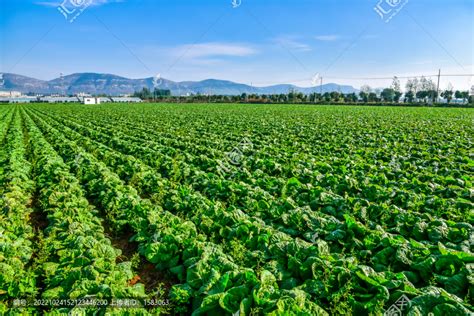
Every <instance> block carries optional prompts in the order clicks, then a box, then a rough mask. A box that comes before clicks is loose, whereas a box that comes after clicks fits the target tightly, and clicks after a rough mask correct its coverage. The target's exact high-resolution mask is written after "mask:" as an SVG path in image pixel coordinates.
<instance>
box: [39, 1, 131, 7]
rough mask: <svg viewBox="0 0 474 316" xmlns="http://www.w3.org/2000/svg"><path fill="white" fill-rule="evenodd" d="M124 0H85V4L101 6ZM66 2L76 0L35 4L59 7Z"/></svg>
mask: <svg viewBox="0 0 474 316" xmlns="http://www.w3.org/2000/svg"><path fill="white" fill-rule="evenodd" d="M124 1H125V0H83V2H84V4H87V3H89V2H90V5H91V6H100V5H104V4H109V3H120V2H124ZM64 2H66V3H72V2H74V0H63V1H57V0H55V1H39V2H35V4H36V5H40V6H44V7H58V6H60V5H61V4H62V3H64ZM76 2H78V3H79V2H81V1H78V0H76Z"/></svg>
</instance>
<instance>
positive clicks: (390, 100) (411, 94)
mask: <svg viewBox="0 0 474 316" xmlns="http://www.w3.org/2000/svg"><path fill="white" fill-rule="evenodd" d="M133 96H135V97H139V98H141V99H142V100H146V101H150V102H152V101H159V102H180V103H199V102H200V103H203V102H208V103H321V104H329V103H331V104H333V103H342V104H379V103H382V104H398V103H404V104H412V105H427V104H436V103H439V102H438V101H439V99H438V98H439V97H442V98H443V99H444V100H446V101H445V102H446V103H447V104H450V103H452V100H453V98H456V99H460V100H462V102H463V104H473V103H474V96H472V95H469V91H461V90H454V88H453V86H452V85H451V84H449V85H448V87H447V88H446V89H444V90H442V91H440V92H438V89H437V86H436V85H435V83H434V82H433V81H432V80H431V79H429V78H425V77H421V78H420V79H418V78H414V79H409V80H408V81H407V83H406V85H405V92H404V93H403V92H402V89H401V85H400V80H399V79H398V78H397V77H394V78H393V81H392V84H391V86H390V87H388V88H385V89H372V88H371V87H370V86H368V85H364V86H362V87H361V89H360V91H359V92H358V93H354V92H353V93H342V92H338V91H332V92H325V93H310V94H304V93H302V92H298V91H296V90H290V91H289V92H288V93H281V94H247V93H242V94H241V95H202V94H192V95H188V96H175V95H172V94H171V91H170V90H166V89H154V90H153V91H151V90H150V89H148V88H143V89H142V91H138V92H135V93H134V95H133Z"/></svg>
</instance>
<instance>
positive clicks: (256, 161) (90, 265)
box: [0, 104, 474, 315]
mask: <svg viewBox="0 0 474 316" xmlns="http://www.w3.org/2000/svg"><path fill="white" fill-rule="evenodd" d="M473 120H474V111H473V110H472V109H442V108H401V107H348V106H303V105H301V106H296V105H212V104H193V105H177V104H140V105H114V104H112V105H99V106H86V105H46V104H30V105H0V141H1V142H2V144H1V146H0V184H1V187H0V196H1V200H0V210H1V213H0V273H1V275H0V314H1V313H4V312H10V313H12V314H14V313H16V312H24V313H29V314H35V313H36V314H39V313H45V314H58V313H60V312H68V311H70V310H71V309H73V310H74V311H75V312H77V313H78V314H79V315H80V314H89V313H92V312H93V311H97V310H99V311H100V313H99V314H105V312H106V311H107V312H109V313H110V314H117V315H118V314H122V312H123V308H124V307H123V306H114V305H113V304H110V303H111V301H112V300H113V299H130V300H132V299H133V300H135V301H136V302H138V306H134V308H130V309H128V311H129V312H130V314H135V315H146V314H159V313H170V314H180V313H181V314H191V313H193V314H194V315H208V314H210V315H225V314H229V315H231V314H234V315H250V314H253V315H263V314H273V315H281V314H290V315H291V314H294V315H338V314H341V315H350V314H352V315H368V314H373V315H379V314H382V313H383V312H384V311H386V310H388V309H389V308H390V306H392V305H393V304H394V303H395V302H396V301H397V300H399V299H400V298H401V297H402V295H404V296H406V297H407V298H408V299H409V300H410V301H411V302H410V304H409V305H408V306H406V307H405V308H404V310H403V312H404V313H410V314H411V315H428V314H429V313H433V315H448V314H449V315H467V314H468V313H469V312H474V309H473V300H474V254H473V251H474V250H473V249H474V230H473V225H474V203H473V202H474V188H473V185H472V181H473V175H474V156H473V155H474V153H473V150H472V148H473V142H474V124H473ZM91 298H92V299H93V300H94V302H96V303H97V302H99V303H100V302H105V303H104V306H86V307H84V306H74V305H76V304H79V301H80V300H81V299H91ZM18 300H25V301H26V302H28V303H27V304H23V305H20V306H14V304H18ZM38 302H39V303H38ZM43 303H44V304H43Z"/></svg>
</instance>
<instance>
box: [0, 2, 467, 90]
mask: <svg viewBox="0 0 474 316" xmlns="http://www.w3.org/2000/svg"><path fill="white" fill-rule="evenodd" d="M69 1H79V2H80V1H91V0H66V2H69ZM234 1H237V4H240V5H239V6H238V7H236V8H233V5H232V0H200V1H196V0H121V1H120V0H115V1H114V0H92V2H93V3H92V5H90V6H89V7H87V8H86V9H85V10H84V11H83V12H82V13H81V14H80V15H79V16H78V17H77V18H76V20H75V21H74V22H73V23H69V22H68V21H67V20H66V19H65V17H64V16H63V15H62V14H61V13H60V12H59V10H58V8H57V7H58V5H60V4H61V3H62V2H63V0H60V1H57V0H56V1H55V0H21V1H20V0H0V53H1V56H0V57H1V60H0V72H13V73H18V74H23V75H27V76H32V77H35V78H39V79H53V78H56V77H58V76H59V74H60V73H64V74H70V73H75V72H103V73H113V74H117V75H121V76H125V77H130V78H144V77H151V76H156V75H157V74H161V76H162V77H164V78H167V79H171V80H176V81H182V80H202V79H207V78H216V79H227V80H232V81H237V82H242V83H248V84H250V83H252V84H254V85H259V86H261V85H270V84H278V83H295V84H298V85H300V86H310V85H312V82H311V78H313V77H314V76H315V75H316V74H317V73H319V74H321V76H322V77H323V78H324V82H337V83H341V84H351V85H354V86H355V87H360V85H362V84H369V85H371V86H372V87H379V86H384V85H388V84H390V81H391V80H385V79H372V78H379V77H392V76H393V75H398V76H412V75H413V76H414V75H416V76H420V75H423V74H425V75H431V74H434V73H437V70H438V68H441V69H442V72H443V73H444V74H448V73H449V74H468V73H474V68H473V64H474V60H473V59H474V57H473V56H474V22H473V21H474V16H473V15H474V14H473V12H474V1H473V0H409V1H408V2H407V3H406V4H405V5H404V6H403V8H402V9H401V10H400V11H399V12H398V13H397V14H395V15H394V16H393V18H392V19H391V20H390V21H389V22H388V23H385V22H384V21H383V20H382V19H381V17H380V16H379V15H378V14H377V13H376V12H375V10H374V7H375V6H376V5H377V4H378V2H379V0H337V1H336V0H319V1H316V0H293V1H291V0H234ZM387 1H388V2H390V1H401V2H402V4H403V3H405V2H406V0H382V6H383V8H387V7H386V5H387V3H386V2H387ZM399 6H400V4H398V6H395V8H397V7H399ZM387 11H388V10H387ZM76 12H77V11H76ZM393 12H394V11H393V10H392V11H391V12H388V13H387V15H386V16H385V18H387V17H388V16H389V15H391V14H392V13H393ZM69 17H70V16H69ZM361 78H367V79H361ZM469 80H470V78H468V77H449V78H443V80H442V83H441V85H442V86H443V85H447V84H448V83H449V82H451V83H452V84H453V85H455V87H460V88H467V87H468V84H469Z"/></svg>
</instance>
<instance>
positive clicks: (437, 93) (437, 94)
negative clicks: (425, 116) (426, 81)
mask: <svg viewBox="0 0 474 316" xmlns="http://www.w3.org/2000/svg"><path fill="white" fill-rule="evenodd" d="M440 78H441V69H440V70H439V71H438V87H437V88H436V99H438V97H439V80H440ZM433 103H435V100H434V98H433Z"/></svg>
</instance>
